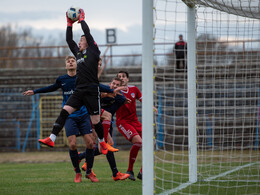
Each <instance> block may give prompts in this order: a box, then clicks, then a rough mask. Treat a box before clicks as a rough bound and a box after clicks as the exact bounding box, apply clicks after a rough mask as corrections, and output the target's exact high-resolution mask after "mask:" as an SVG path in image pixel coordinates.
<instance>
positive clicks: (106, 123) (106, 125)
mask: <svg viewBox="0 0 260 195" xmlns="http://www.w3.org/2000/svg"><path fill="white" fill-rule="evenodd" d="M110 124H111V121H109V120H103V123H102V125H103V130H104V139H105V141H106V142H107V136H108V132H109V129H110Z"/></svg>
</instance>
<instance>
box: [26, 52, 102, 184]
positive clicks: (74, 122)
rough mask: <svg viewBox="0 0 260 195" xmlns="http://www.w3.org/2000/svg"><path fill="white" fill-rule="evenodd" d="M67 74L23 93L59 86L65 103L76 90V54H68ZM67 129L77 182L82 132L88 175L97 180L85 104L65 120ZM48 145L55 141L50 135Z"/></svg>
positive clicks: (90, 131)
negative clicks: (78, 140) (77, 138)
mask: <svg viewBox="0 0 260 195" xmlns="http://www.w3.org/2000/svg"><path fill="white" fill-rule="evenodd" d="M65 63H66V70H67V74H66V75H63V76H59V77H58V78H57V80H56V82H55V83H54V84H52V85H50V86H47V87H44V88H40V89H36V90H28V91H25V92H23V95H34V94H36V93H48V92H53V91H56V90H58V89H59V88H61V89H62V91H63V105H64V104H65V103H66V101H67V100H68V98H69V97H70V96H71V94H73V91H74V90H75V80H76V68H77V63H76V58H75V57H74V56H68V57H66V60H65ZM65 131H66V135H67V138H68V142H69V148H70V149H69V154H70V158H71V162H72V165H73V167H74V170H75V172H76V176H75V179H74V181H75V182H76V183H79V182H81V171H80V168H79V157H78V151H77V143H76V136H77V135H79V134H81V135H83V139H84V141H85V144H86V153H85V155H86V159H87V165H88V166H87V170H86V177H87V178H89V179H90V180H91V181H93V182H97V181H98V179H97V178H96V176H95V175H94V174H93V173H92V172H91V169H92V167H93V161H94V153H93V147H94V140H93V136H92V127H91V122H90V117H89V114H88V112H87V109H86V107H85V106H82V107H81V108H80V109H79V110H77V111H75V112H74V113H72V114H71V115H70V116H69V117H68V118H67V120H66V122H65ZM55 139H56V136H55ZM48 140H49V141H48V144H47V142H46V144H47V145H48V146H51V147H53V146H54V142H53V141H51V140H50V138H49V137H48ZM54 141H55V140H54Z"/></svg>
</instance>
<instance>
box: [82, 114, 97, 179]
mask: <svg viewBox="0 0 260 195" xmlns="http://www.w3.org/2000/svg"><path fill="white" fill-rule="evenodd" d="M78 127H79V131H80V133H81V135H83V139H84V141H85V144H86V152H85V154H86V156H85V158H86V162H87V167H86V175H85V177H86V178H88V179H90V180H91V181H92V182H98V179H97V178H96V175H94V174H93V173H92V167H93V163H94V150H93V148H94V141H93V135H92V127H91V122H90V117H89V115H88V114H86V115H84V116H82V117H81V120H80V122H79V123H78Z"/></svg>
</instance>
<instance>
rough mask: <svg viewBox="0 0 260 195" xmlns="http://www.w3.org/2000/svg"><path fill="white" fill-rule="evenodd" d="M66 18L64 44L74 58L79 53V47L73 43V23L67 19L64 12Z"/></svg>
mask: <svg viewBox="0 0 260 195" xmlns="http://www.w3.org/2000/svg"><path fill="white" fill-rule="evenodd" d="M66 18H67V30H66V42H67V44H68V46H69V48H70V51H71V52H72V53H73V55H74V56H75V57H76V56H77V53H78V51H79V47H78V45H77V43H76V42H75V41H73V33H72V25H73V23H74V21H72V20H71V19H69V17H68V14H67V12H66Z"/></svg>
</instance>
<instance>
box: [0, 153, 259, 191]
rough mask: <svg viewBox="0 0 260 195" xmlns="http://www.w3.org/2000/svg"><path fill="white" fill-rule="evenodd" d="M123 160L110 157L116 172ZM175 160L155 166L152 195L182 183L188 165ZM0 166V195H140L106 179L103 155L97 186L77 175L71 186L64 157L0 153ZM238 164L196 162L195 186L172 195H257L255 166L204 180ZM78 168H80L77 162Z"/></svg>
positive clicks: (135, 185)
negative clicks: (115, 165)
mask: <svg viewBox="0 0 260 195" xmlns="http://www.w3.org/2000/svg"><path fill="white" fill-rule="evenodd" d="M128 155H129V151H119V152H118V153H116V154H115V156H116V161H117V167H118V170H119V171H121V172H125V171H126V169H127V166H128ZM141 156H142V154H141V151H140V153H139V154H138V158H137V160H136V163H135V166H134V172H135V175H137V173H138V172H139V169H140V167H141ZM258 159H259V158H258ZM181 160H182V159H181V158H180V159H174V160H173V161H167V162H164V163H162V162H157V163H156V164H155V165H156V168H155V173H156V177H157V179H156V180H155V193H156V194H158V193H160V192H162V190H161V188H163V189H165V190H170V189H174V188H177V187H178V186H180V185H181V184H183V183H186V182H188V180H189V176H188V173H189V166H188V162H187V161H186V160H184V161H183V162H182V161H181ZM0 162H2V163H0V194H3V195H8V194H19V195H20V194H26V195H28V194H37V195H38V194H55V195H56V194H62V195H63V194H91V195H92V194H93V195H95V194H98V195H103V194H108V195H117V194H118V195H119V194H120V195H125V194H126V195H132V194H133V195H140V194H142V182H141V181H140V180H138V179H137V180H136V181H134V182H133V181H131V180H129V179H128V180H125V181H117V182H115V181H114V180H113V179H112V173H111V170H110V167H109V164H108V162H107V160H106V157H105V156H103V155H100V156H98V157H97V158H95V162H94V172H95V173H96V175H97V178H98V179H99V181H100V182H99V183H92V182H91V181H90V180H88V179H86V178H85V177H84V173H82V174H83V177H82V182H81V183H78V184H76V183H74V177H75V173H74V171H73V168H72V165H71V162H70V159H69V155H68V152H42V151H40V152H30V153H0ZM14 162H15V163H14ZM253 162H257V159H254V161H253ZM243 164H248V162H244V163H241V162H221V163H220V162H219V160H218V159H216V160H214V161H213V162H212V163H211V164H208V163H201V162H200V163H199V166H198V182H197V183H195V184H192V185H188V186H187V187H186V188H184V189H182V190H179V191H178V192H175V193H174V195H175V194H218V195H222V194H228V195H233V194H260V185H259V180H260V177H259V170H260V163H256V164H254V165H252V166H249V167H245V168H242V169H239V170H237V171H235V172H232V173H230V174H227V175H225V176H223V177H218V178H217V179H216V180H212V181H209V182H207V181H205V179H207V178H209V177H210V176H215V175H219V174H221V173H224V172H226V171H229V170H232V169H234V168H236V167H239V166H241V165H243ZM81 165H83V162H82V163H81ZM220 165H221V166H220ZM243 180H244V181H243ZM250 180H251V181H250ZM223 181H224V182H223ZM254 181H256V182H254ZM165 190H164V191H165Z"/></svg>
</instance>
